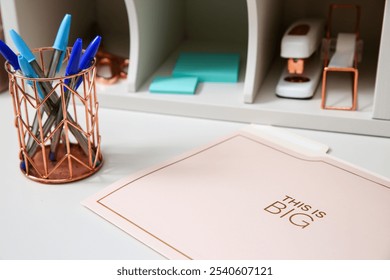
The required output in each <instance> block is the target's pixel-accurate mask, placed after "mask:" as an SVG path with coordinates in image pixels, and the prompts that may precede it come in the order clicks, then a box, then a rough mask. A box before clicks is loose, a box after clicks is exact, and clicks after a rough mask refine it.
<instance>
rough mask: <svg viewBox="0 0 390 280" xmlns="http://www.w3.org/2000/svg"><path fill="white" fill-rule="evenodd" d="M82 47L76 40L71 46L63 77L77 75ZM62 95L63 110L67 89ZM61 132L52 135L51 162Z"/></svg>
mask: <svg viewBox="0 0 390 280" xmlns="http://www.w3.org/2000/svg"><path fill="white" fill-rule="evenodd" d="M82 46H83V41H82V40H81V39H80V38H78V39H77V40H76V41H75V43H74V44H73V47H72V52H71V54H70V57H69V61H68V65H67V66H66V69H65V76H71V75H74V74H77V73H78V72H79V64H80V57H81V51H82ZM71 80H72V82H71ZM64 83H65V84H66V85H68V86H69V84H71V87H72V84H74V79H65V81H64ZM64 94H65V95H66V99H65V108H67V107H68V103H69V99H70V94H69V93H68V89H67V88H66V87H65V89H64ZM62 115H63V114H62V106H60V108H59V110H58V113H57V118H56V125H58V124H59V123H60V122H61V120H62ZM61 131H62V129H61V128H60V129H58V130H57V132H56V133H55V134H54V135H53V138H52V141H51V145H50V153H49V159H50V160H51V161H55V152H56V150H57V147H58V143H59V140H60V136H61Z"/></svg>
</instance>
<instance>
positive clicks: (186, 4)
mask: <svg viewBox="0 0 390 280" xmlns="http://www.w3.org/2000/svg"><path fill="white" fill-rule="evenodd" d="M0 1H1V2H0V3H1V9H2V14H3V21H4V27H5V30H8V29H9V28H14V29H16V30H18V31H19V32H20V33H21V35H22V36H23V37H24V38H26V40H27V41H28V42H29V43H30V45H31V46H33V47H39V46H43V45H51V44H52V40H53V39H54V36H55V32H56V29H57V28H58V24H59V22H60V21H61V19H62V17H63V15H64V13H71V14H72V21H73V22H72V29H71V33H72V36H73V37H71V39H72V40H73V39H74V38H75V37H80V36H88V35H89V36H90V37H91V36H92V35H93V34H92V33H93V32H94V31H93V29H92V26H95V27H96V26H98V30H99V32H100V33H101V35H102V36H103V45H104V48H105V49H106V50H108V51H111V52H114V53H116V54H120V55H124V56H128V57H129V58H130V66H129V75H128V79H127V80H122V81H120V82H119V83H117V84H114V85H111V86H103V85H98V94H99V100H100V104H101V106H105V107H111V108H118V109H128V110H140V111H148V112H157V113H164V114H176V115H183V116H191V117H201V118H212V119H221V120H230V121H238V122H248V123H251V122H253V123H261V124H272V125H279V126H289V127H299V128H308V129H318V130H328V131H337V132H346V133H357V134H367V135H377V136H385V137H390V121H389V120H390V97H389V96H390V95H389V94H388V93H387V91H388V89H389V88H390V84H389V82H388V80H390V79H388V78H387V75H388V73H390V69H389V66H388V61H389V58H388V57H389V56H390V32H388V30H389V29H390V10H389V9H390V8H389V7H388V1H385V0H381V1H370V0H350V1H339V0H334V1H331V0H321V1H315V3H314V2H313V1H312V0H111V1H104V0H85V1H81V2H80V1H61V0H51V1H49V0H36V1H23V0H13V1H8V0H0ZM334 2H335V3H350V4H358V5H360V6H361V8H362V17H361V37H362V39H363V41H364V53H363V61H362V63H361V64H360V65H359V74H360V78H359V93H358V110H357V111H354V112H349V111H335V110H322V109H321V106H320V103H321V92H320V88H321V87H320V86H319V87H318V89H317V92H316V94H315V96H314V97H313V98H312V99H310V100H292V99H282V98H278V97H276V95H275V86H276V83H277V81H278V79H279V75H280V73H281V71H282V68H283V67H284V61H283V60H282V59H281V58H280V57H279V50H280V40H281V37H282V34H283V32H284V30H285V28H287V27H288V26H289V25H290V24H291V23H292V22H294V21H295V20H298V19H300V18H307V17H321V18H324V19H326V17H327V13H328V8H329V4H331V3H334ZM42 7H45V8H44V9H43V8H42ZM349 18H352V20H353V19H354V18H353V14H351V16H349V14H347V13H346V14H345V16H342V17H336V18H335V22H334V26H335V28H334V29H335V30H340V31H344V30H343V27H345V26H347V27H348V26H350V22H349ZM48 23H49V24H48ZM95 32H96V29H95ZM87 38H88V37H87ZM7 39H8V38H7V37H6V40H7ZM7 42H9V40H7ZM71 42H73V41H71ZM11 45H12V44H11ZM180 51H207V52H239V53H240V54H241V71H240V78H239V82H238V83H234V84H230V83H201V84H200V85H199V86H198V89H197V92H196V94H195V95H191V96H188V95H185V96H184V95H178V94H152V93H149V91H148V87H149V85H150V82H151V81H152V79H153V78H154V77H155V76H157V75H170V74H171V72H172V69H173V66H174V64H175V61H176V59H177V57H178V55H179V53H180ZM345 78H348V77H339V76H337V77H331V80H330V81H329V84H330V87H329V96H332V98H331V99H330V100H329V102H331V103H332V102H333V103H339V102H348V100H349V99H348V98H349V95H350V92H349V89H348V88H346V89H344V91H340V89H343V87H344V86H345V85H346V84H349V83H348V80H345ZM332 81H333V82H332ZM343 92H344V93H345V94H344V93H343Z"/></svg>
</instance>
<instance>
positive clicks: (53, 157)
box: [49, 152, 56, 161]
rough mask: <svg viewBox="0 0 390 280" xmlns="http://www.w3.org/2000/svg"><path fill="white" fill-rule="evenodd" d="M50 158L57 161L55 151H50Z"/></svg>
mask: <svg viewBox="0 0 390 280" xmlns="http://www.w3.org/2000/svg"><path fill="white" fill-rule="evenodd" d="M49 159H50V161H56V155H55V154H54V153H53V152H50V153H49Z"/></svg>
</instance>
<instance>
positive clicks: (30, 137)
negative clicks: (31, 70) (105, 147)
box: [6, 48, 103, 184]
mask: <svg viewBox="0 0 390 280" xmlns="http://www.w3.org/2000/svg"><path fill="white" fill-rule="evenodd" d="M69 53H70V49H69V50H68V51H67V54H66V56H65V59H64V63H67V60H68V57H69ZM52 54H53V49H52V48H40V49H36V50H34V55H35V56H36V61H37V62H38V64H39V66H40V68H41V69H42V72H43V73H45V74H46V73H47V72H49V71H48V69H47V68H48V67H47V65H46V64H47V63H49V62H50V58H51V56H52ZM6 70H7V72H8V76H9V91H10V94H11V95H12V100H13V105H14V114H15V126H16V128H17V132H18V141H19V147H20V153H19V155H20V161H21V162H20V169H21V171H22V173H23V174H24V175H25V176H26V177H27V178H29V179H31V180H34V181H37V182H40V183H47V184H60V183H69V182H73V181H77V180H81V179H83V178H86V177H88V176H91V175H92V174H94V173H96V172H97V171H98V170H99V169H100V168H101V167H102V165H103V157H102V154H101V151H100V134H99V118H98V107H99V106H98V105H99V104H98V101H97V95H96V87H95V80H96V68H95V62H93V63H92V66H91V67H89V68H88V69H86V70H83V71H81V72H80V73H78V74H75V75H71V76H61V75H59V76H58V77H54V78H28V77H25V76H23V75H22V74H21V73H20V72H19V71H15V70H14V69H13V68H12V67H11V65H9V64H8V63H6ZM62 72H63V71H60V73H62ZM78 82H80V83H78ZM76 84H79V86H78V87H77V86H75V85H76ZM50 151H53V152H52V153H51V152H50Z"/></svg>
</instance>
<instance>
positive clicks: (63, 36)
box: [27, 14, 71, 149]
mask: <svg viewBox="0 0 390 280" xmlns="http://www.w3.org/2000/svg"><path fill="white" fill-rule="evenodd" d="M70 23H71V15H69V14H66V15H65V17H64V18H63V20H62V22H61V24H60V27H59V29H58V32H57V36H56V38H55V40H54V44H53V49H54V51H53V55H52V58H51V62H50V66H49V70H48V74H47V77H48V78H53V77H54V76H55V74H56V73H58V72H59V69H60V67H61V65H62V61H63V59H64V57H65V53H66V47H67V45H68V38H69V32H70ZM40 117H41V118H42V116H40ZM38 129H39V124H38V112H37V113H36V114H35V116H34V119H33V123H32V128H31V131H32V133H33V135H36V134H37V133H38ZM33 141H34V139H33V137H32V136H31V135H30V137H29V138H28V141H27V149H30V148H31V146H32V143H33Z"/></svg>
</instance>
